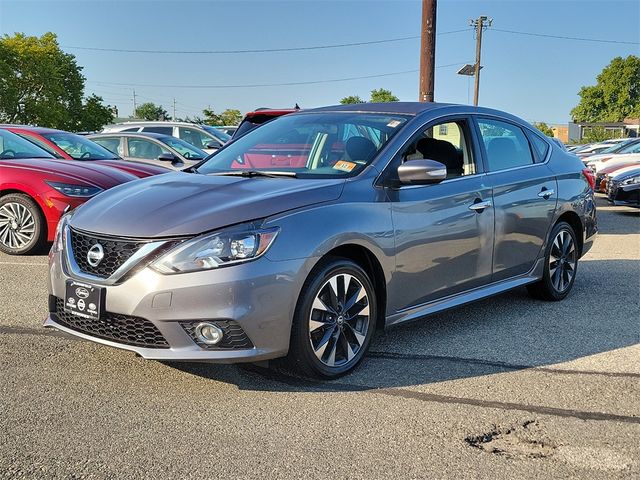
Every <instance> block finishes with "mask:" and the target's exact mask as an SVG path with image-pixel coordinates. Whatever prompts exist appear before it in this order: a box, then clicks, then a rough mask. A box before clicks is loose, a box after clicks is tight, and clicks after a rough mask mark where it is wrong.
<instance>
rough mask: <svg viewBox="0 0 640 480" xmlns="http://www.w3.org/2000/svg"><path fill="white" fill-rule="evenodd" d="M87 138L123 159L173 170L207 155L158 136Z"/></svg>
mask: <svg viewBox="0 0 640 480" xmlns="http://www.w3.org/2000/svg"><path fill="white" fill-rule="evenodd" d="M87 138H88V139H90V140H92V141H94V142H95V143H97V144H99V145H101V146H103V147H104V148H106V149H107V150H109V151H111V152H113V153H115V154H117V155H120V156H121V157H122V158H123V159H125V160H129V161H134V162H144V163H151V164H154V165H160V166H163V167H167V168H172V169H174V170H180V169H182V168H186V167H190V166H192V165H195V164H196V163H198V162H200V161H201V160H203V159H204V158H205V157H206V156H207V153H206V152H204V151H202V150H200V149H199V148H196V147H194V146H193V145H191V144H189V143H187V142H185V141H183V140H180V139H179V138H175V137H172V136H170V135H162V134H159V133H96V134H93V135H87Z"/></svg>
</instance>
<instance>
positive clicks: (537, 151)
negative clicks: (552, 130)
mask: <svg viewBox="0 0 640 480" xmlns="http://www.w3.org/2000/svg"><path fill="white" fill-rule="evenodd" d="M529 139H530V140H531V146H532V147H533V153H534V155H535V157H536V162H538V163H542V162H544V159H545V158H546V156H547V152H549V144H548V143H547V142H545V141H544V140H543V139H541V138H540V137H539V136H538V135H536V134H535V133H531V134H530V135H529Z"/></svg>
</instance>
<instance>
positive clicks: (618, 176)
mask: <svg viewBox="0 0 640 480" xmlns="http://www.w3.org/2000/svg"><path fill="white" fill-rule="evenodd" d="M636 175H640V165H631V166H629V167H624V168H621V169H619V170H616V171H615V172H612V174H611V178H613V179H614V180H616V181H619V180H625V179H626V178H627V177H635V176H636Z"/></svg>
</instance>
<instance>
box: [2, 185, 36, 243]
mask: <svg viewBox="0 0 640 480" xmlns="http://www.w3.org/2000/svg"><path fill="white" fill-rule="evenodd" d="M46 235H47V228H46V223H45V220H44V217H43V216H42V213H40V209H39V208H38V205H37V204H36V202H34V201H33V200H32V199H31V198H30V197H29V196H27V195H24V194H21V193H11V194H8V195H4V196H3V197H0V251H2V252H5V253H8V254H9V255H26V254H28V253H33V252H34V251H36V250H38V249H39V248H40V247H41V246H42V244H43V243H44V241H45V240H46Z"/></svg>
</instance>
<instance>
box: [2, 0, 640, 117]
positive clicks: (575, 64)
mask: <svg viewBox="0 0 640 480" xmlns="http://www.w3.org/2000/svg"><path fill="white" fill-rule="evenodd" d="M420 11H421V2H420V1H413V0H411V1H410V0H406V1H405V0H395V1H382V0H380V1H377V0H369V1H347V0H343V1H323V0H315V1H300V0H299V1H288V2H284V1H282V2H281V1H261V2H256V1H254V2H249V1H195V2H194V1H170V0H164V1H155V2H145V1H128V2H116V1H102V2H98V1H87V0H85V1H53V0H52V1H29V0H18V1H15V0H0V33H1V34H13V33H14V32H16V31H19V32H24V33H26V34H30V35H41V34H42V33H44V32H46V31H52V32H54V33H56V34H57V35H58V39H59V42H60V44H61V45H62V46H63V48H64V49H65V50H66V51H67V52H69V53H73V54H74V55H76V57H77V60H78V63H79V64H80V65H82V66H84V75H85V76H86V78H87V89H86V92H87V93H94V92H95V93H97V94H99V95H101V96H103V97H104V99H105V101H106V102H107V103H110V104H115V105H117V106H118V108H119V112H120V115H121V116H123V115H124V116H126V115H129V114H130V113H131V111H132V104H133V102H132V90H133V89H134V88H135V90H136V93H137V95H138V102H139V103H141V102H144V101H154V102H155V103H160V104H162V105H163V106H164V107H165V108H166V109H167V110H168V111H169V113H172V109H173V107H172V102H173V99H174V98H175V99H176V105H177V114H178V116H184V115H187V114H189V115H193V114H199V113H201V110H202V108H203V107H206V106H211V107H213V108H214V109H215V110H216V111H222V110H224V109H226V108H238V109H239V110H241V111H242V112H245V111H248V110H252V109H254V108H256V107H262V106H269V107H290V106H293V105H294V104H295V103H296V102H297V103H299V104H300V106H302V107H303V108H304V107H306V108H309V107H314V106H321V105H328V104H334V103H337V102H338V101H339V100H340V98H342V97H343V96H346V95H350V94H356V95H360V96H361V97H363V98H365V99H366V98H368V96H369V92H370V91H371V90H372V89H374V88H379V87H384V88H388V89H390V90H392V91H393V93H394V94H396V95H397V96H398V97H400V99H401V100H409V101H412V100H416V99H417V96H418V74H417V72H411V73H404V74H399V75H391V76H385V77H379V78H369V79H361V80H350V81H343V82H334V83H321V84H314V85H295V86H273V87H259V88H202V89H193V88H178V87H171V88H168V87H151V86H136V87H133V86H120V85H114V83H123V84H127V85H131V84H153V85H158V84H162V85H183V86H187V85H247V84H265V83H269V84H272V83H287V82H305V81H317V80H328V79H339V78H349V77H357V76H367V75H378V74H384V73H393V72H403V71H408V70H417V69H418V66H419V40H418V39H411V40H405V41H399V42H393V43H386V44H378V45H367V46H353V47H346V48H339V49H325V50H313V51H298V52H278V53H245V54H221V55H214V54H204V55H197V54H143V53H118V52H96V51H87V50H79V49H74V48H70V47H99V48H115V49H143V50H230V49H236V50H242V49H269V48H287V47H304V46H314V45H327V44H341V43H350V42H361V41H364V42H366V41H372V40H383V39H390V38H398V37H408V36H414V35H419V34H420ZM479 15H487V16H489V17H491V18H493V28H490V29H488V30H487V31H486V32H485V34H484V37H483V51H482V53H483V58H482V64H483V66H484V68H483V70H482V75H481V88H480V104H481V105H485V106H490V107H493V108H498V109H503V110H507V111H509V112H512V113H514V114H516V115H520V116H522V117H524V118H526V119H527V120H530V121H546V122H548V123H566V122H567V120H568V119H569V112H570V110H571V108H572V107H573V106H575V104H576V103H577V101H578V96H577V92H578V90H579V89H580V87H581V86H582V85H589V84H594V83H595V77H596V75H597V74H598V73H599V72H600V70H601V69H602V68H603V67H604V66H605V65H607V64H608V63H609V61H610V60H611V59H612V58H613V57H615V56H627V55H630V54H635V55H639V54H640V46H638V45H625V44H607V43H595V42H586V41H576V40H561V39H552V38H540V37H532V36H525V35H514V34H508V33H504V32H499V31H496V30H495V29H504V30H516V31H523V32H534V33H543V34H550V35H561V36H570V37H571V36H572V37H587V38H596V39H609V40H620V41H626V42H640V0H619V1H618V0H600V1H569V0H553V1H542V0H536V1H528V0H520V1H519V0H510V1H492V0H487V1H482V0H476V1H458V0H440V1H439V2H438V22H437V29H438V32H441V33H442V32H449V31H453V30H460V29H465V28H467V27H468V22H469V19H471V18H476V17H478V16H479ZM474 55H475V40H474V35H473V32H472V31H470V30H469V31H464V32H459V33H452V34H444V35H439V36H438V38H437V43H436V65H450V64H455V65H453V66H447V67H442V68H438V69H437V73H436V89H435V97H436V100H437V101H443V102H455V103H470V102H472V101H473V92H472V87H473V85H472V82H473V79H472V78H468V77H462V76H458V75H456V70H457V69H458V68H459V66H461V65H462V64H463V63H465V62H468V63H473V61H474Z"/></svg>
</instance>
